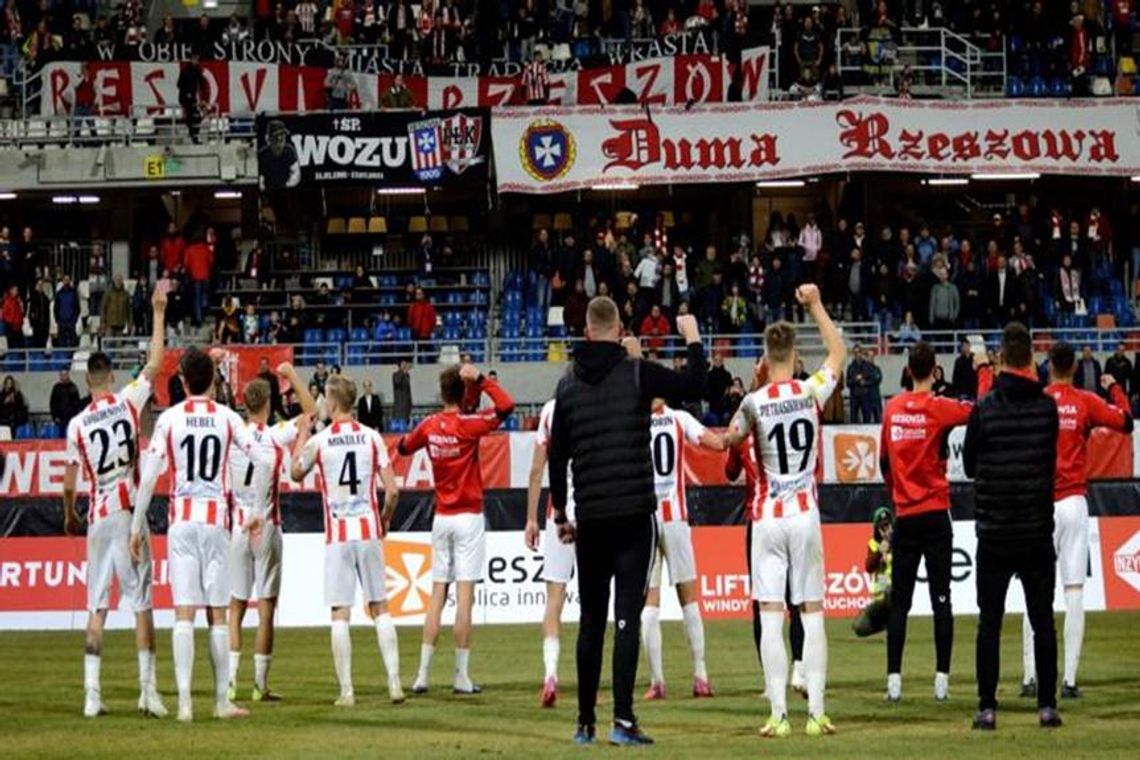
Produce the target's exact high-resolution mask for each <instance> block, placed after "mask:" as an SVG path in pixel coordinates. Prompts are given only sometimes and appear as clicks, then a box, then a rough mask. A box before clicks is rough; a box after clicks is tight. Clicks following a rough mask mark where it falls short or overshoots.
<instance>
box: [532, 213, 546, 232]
mask: <svg viewBox="0 0 1140 760" xmlns="http://www.w3.org/2000/svg"><path fill="white" fill-rule="evenodd" d="M549 226H550V214H535V215H534V221H533V222H532V223H531V225H530V228H531V229H532V230H544V229H546V228H547V227H549Z"/></svg>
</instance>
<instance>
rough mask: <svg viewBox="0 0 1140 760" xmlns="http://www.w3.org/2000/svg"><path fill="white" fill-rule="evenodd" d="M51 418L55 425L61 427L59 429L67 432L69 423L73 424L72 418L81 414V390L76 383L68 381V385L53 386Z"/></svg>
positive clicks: (60, 383)
mask: <svg viewBox="0 0 1140 760" xmlns="http://www.w3.org/2000/svg"><path fill="white" fill-rule="evenodd" d="M49 405H50V407H51V418H52V420H54V421H55V424H57V425H59V429H60V430H62V431H64V432H66V431H67V423H69V422H71V418H72V417H74V416H75V415H77V414H79V410H80V408H81V407H80V406H79V388H78V387H77V386H76V385H75V383H74V382H72V381H71V380H68V381H67V382H66V383H64V382H58V383H56V384H55V385H53V386H52V389H51V401H50V402H49Z"/></svg>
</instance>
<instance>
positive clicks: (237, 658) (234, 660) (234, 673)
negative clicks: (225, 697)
mask: <svg viewBox="0 0 1140 760" xmlns="http://www.w3.org/2000/svg"><path fill="white" fill-rule="evenodd" d="M240 668H241V652H240V651H238V652H235V651H233V650H232V649H231V650H230V680H229V682H230V683H231V684H234V685H236V684H237V680H238V670H239V669H240Z"/></svg>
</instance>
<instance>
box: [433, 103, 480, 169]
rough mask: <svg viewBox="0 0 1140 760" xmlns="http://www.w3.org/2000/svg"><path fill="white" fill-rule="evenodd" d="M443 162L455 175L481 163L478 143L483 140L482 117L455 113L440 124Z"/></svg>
mask: <svg viewBox="0 0 1140 760" xmlns="http://www.w3.org/2000/svg"><path fill="white" fill-rule="evenodd" d="M440 137H441V140H442V143H443V162H444V163H445V164H446V165H447V168H448V169H450V170H451V171H452V172H453V173H455V174H462V173H463V172H465V171H467V169H468V167H471V166H475V165H476V164H481V163H483V156H480V155H479V143H480V141H481V140H482V139H483V117H482V116H468V115H467V114H465V113H457V114H455V115H454V116H451V117H449V118H447V119H444V120H443V121H442V122H441V124H440Z"/></svg>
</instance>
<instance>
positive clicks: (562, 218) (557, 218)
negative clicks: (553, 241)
mask: <svg viewBox="0 0 1140 760" xmlns="http://www.w3.org/2000/svg"><path fill="white" fill-rule="evenodd" d="M573 227H574V220H573V219H571V218H570V215H569V214H567V213H566V212H564V211H563V212H559V213H557V214H555V215H554V229H556V230H557V231H559V232H566V231H567V230H569V229H573Z"/></svg>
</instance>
